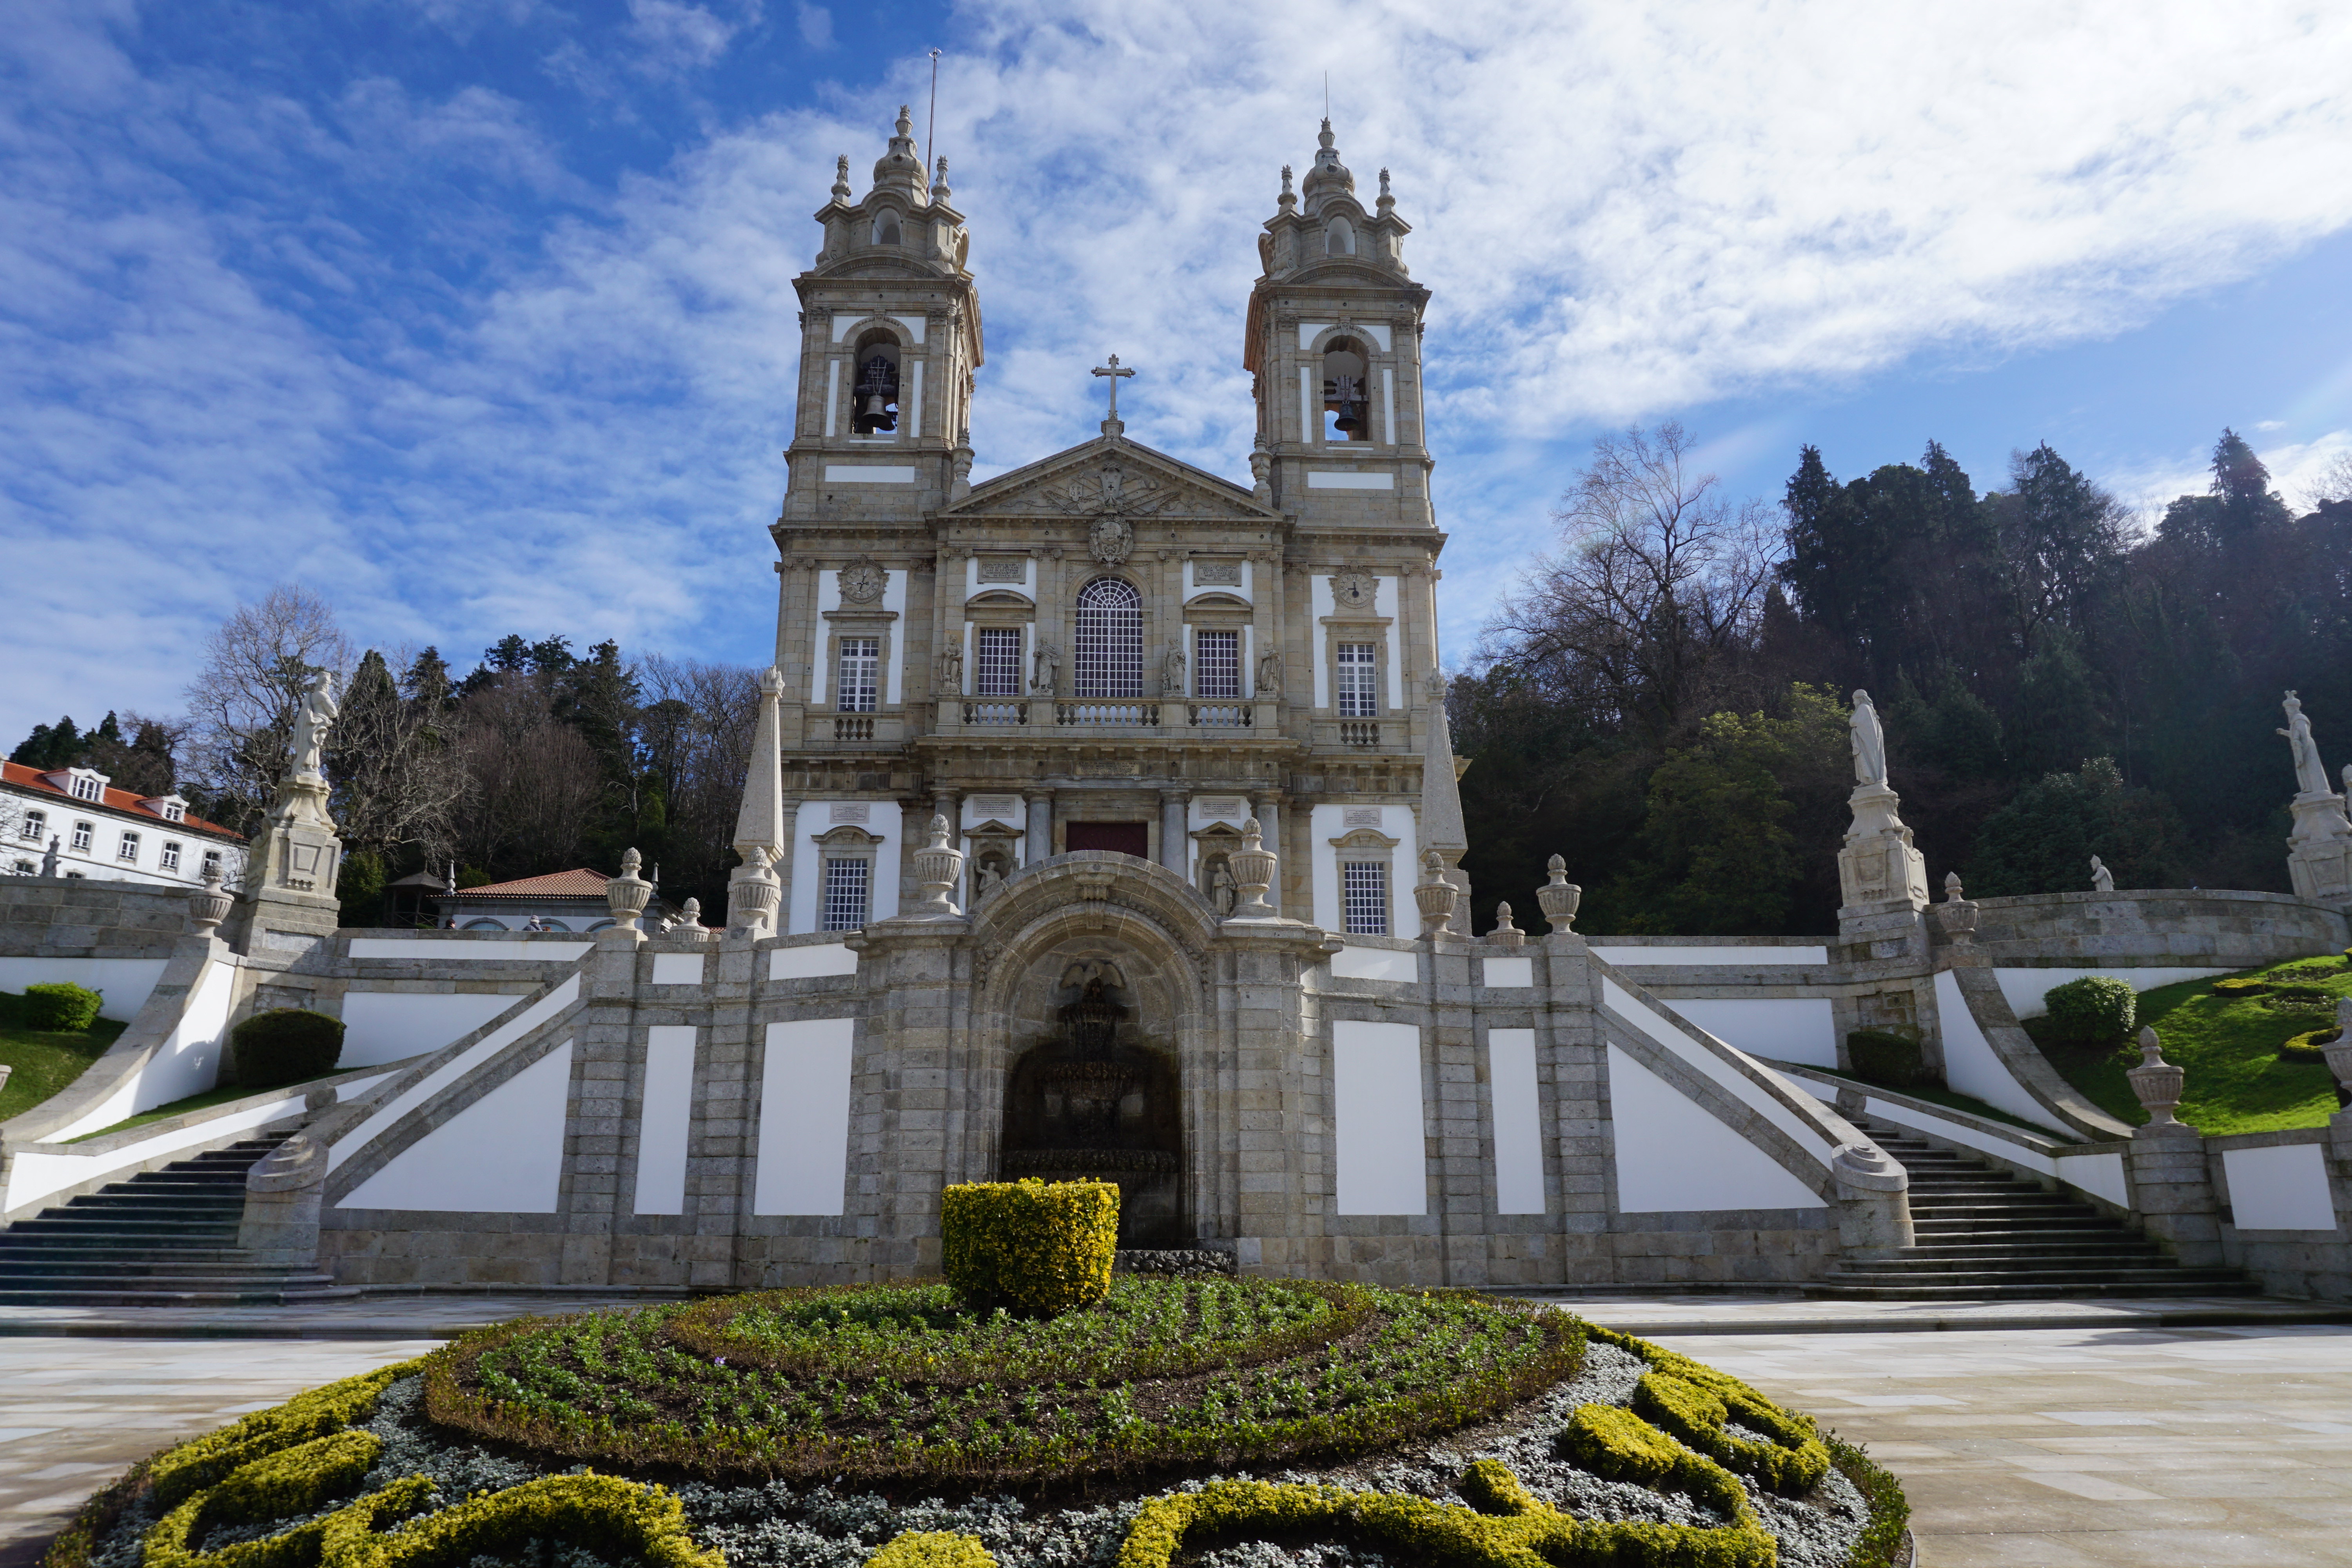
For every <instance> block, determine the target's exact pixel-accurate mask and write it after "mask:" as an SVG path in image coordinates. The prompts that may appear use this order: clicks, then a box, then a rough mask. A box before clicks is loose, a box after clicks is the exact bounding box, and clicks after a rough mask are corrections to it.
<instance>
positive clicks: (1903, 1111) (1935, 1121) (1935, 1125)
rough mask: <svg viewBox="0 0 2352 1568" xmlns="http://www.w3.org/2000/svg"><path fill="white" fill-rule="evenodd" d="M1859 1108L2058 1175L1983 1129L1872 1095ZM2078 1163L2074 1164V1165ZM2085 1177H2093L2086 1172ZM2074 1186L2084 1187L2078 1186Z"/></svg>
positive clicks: (2029, 1151)
mask: <svg viewBox="0 0 2352 1568" xmlns="http://www.w3.org/2000/svg"><path fill="white" fill-rule="evenodd" d="M1834 1092H1835V1091H1834V1090H1832V1093H1834ZM1862 1104H1863V1114H1864V1116H1867V1117H1869V1118H1871V1119H1872V1120H1873V1121H1886V1122H1891V1123H1893V1124H1894V1125H1895V1126H1897V1127H1904V1128H1908V1129H1909V1130H1910V1131H1914V1132H1927V1133H1932V1134H1933V1135H1934V1136H1936V1137H1937V1138H1941V1139H1944V1140H1945V1141H1946V1142H1952V1143H1958V1144H1959V1145H1960V1146H1961V1147H1962V1148H1966V1149H1979V1150H1982V1151H1983V1152H1986V1153H1988V1154H1998V1155H2000V1157H2001V1158H2002V1159H2004V1160H2007V1161H2009V1162H2010V1163H2011V1164H2014V1165H2017V1166H2019V1167H2021V1168H2022V1169H2024V1170H2028V1171H2031V1172H2032V1173H2034V1174H2035V1175H2037V1176H2054V1175H2056V1174H2057V1173H2058V1162H2057V1161H2055V1160H2053V1159H2052V1158H2051V1157H2050V1156H2049V1155H2047V1154H2044V1153H2043V1152H2042V1151H2041V1150H2039V1149H2036V1148H2034V1147H2032V1145H2031V1144H2026V1143H2021V1142H2017V1140H2015V1139H2014V1138H2004V1137H2002V1136H2001V1135H2000V1133H1998V1132H1988V1131H1984V1130H1983V1129H1982V1128H1979V1127H1970V1126H1969V1125H1968V1124H1967V1123H1966V1122H1960V1121H1948V1120H1947V1119H1945V1118H1943V1117H1941V1116H1931V1115H1929V1114H1928V1113H1927V1112H1926V1111H1923V1110H1913V1109H1911V1108H1910V1107H1909V1106H1907V1105H1895V1104H1893V1103H1891V1102H1889V1101H1887V1100H1880V1099H1878V1098H1877V1097H1876V1096H1875V1095H1873V1096H1870V1097H1868V1098H1865V1099H1864V1100H1863V1102H1862ZM2077 1163H2081V1162H2079V1161H2078V1162H2077ZM2122 1173H2123V1167H2122V1166H2121V1165H2120V1164H2118V1165H2117V1166H2116V1179H2117V1181H2119V1182H2120V1181H2121V1180H2122ZM2084 1174H2085V1175H2092V1174H2093V1173H2089V1172H2085V1173H2084ZM2076 1185H2077V1186H2081V1185H2084V1184H2083V1183H2081V1182H2077V1183H2076ZM2090 1190H2091V1191H2092V1192H2095V1193H2100V1195H2101V1196H2105V1193H2104V1192H2101V1190H2100V1189H2099V1188H2097V1187H2092V1188H2090ZM2123 1201H2124V1200H2123V1199H2121V1198H2117V1199H2116V1202H2117V1203H2121V1202H2123Z"/></svg>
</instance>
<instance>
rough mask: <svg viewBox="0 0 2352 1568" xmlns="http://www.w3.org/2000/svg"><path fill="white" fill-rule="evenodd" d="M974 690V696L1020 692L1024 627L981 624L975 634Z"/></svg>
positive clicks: (1010, 695)
mask: <svg viewBox="0 0 2352 1568" xmlns="http://www.w3.org/2000/svg"><path fill="white" fill-rule="evenodd" d="M972 654H973V656H974V657H973V658H972V666H971V690H972V695H973V696H975V697H1018V696H1020V695H1021V628H1020V627H1019V626H982V627H981V629H980V630H979V632H978V633H977V634H975V635H974V636H973V637H972Z"/></svg>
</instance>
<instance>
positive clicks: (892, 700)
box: [882, 572, 911, 708]
mask: <svg viewBox="0 0 2352 1568" xmlns="http://www.w3.org/2000/svg"><path fill="white" fill-rule="evenodd" d="M910 575H911V574H909V573H906V572H886V573H884V574H883V586H882V607H883V608H884V609H886V610H887V611H889V612H890V613H891V614H892V615H894V616H898V635H896V636H895V637H891V638H889V639H888V640H889V647H890V668H889V671H888V679H887V681H886V682H885V684H884V687H883V691H882V700H883V702H884V703H885V704H886V705H887V706H889V707H893V708H895V707H897V706H898V700H899V697H898V689H899V686H900V684H901V682H900V677H901V676H902V675H903V674H904V673H905V672H906V668H907V579H908V576H910Z"/></svg>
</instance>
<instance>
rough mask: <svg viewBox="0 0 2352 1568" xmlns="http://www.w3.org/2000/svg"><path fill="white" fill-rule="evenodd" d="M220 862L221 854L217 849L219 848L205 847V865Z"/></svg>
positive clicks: (215, 864)
mask: <svg viewBox="0 0 2352 1568" xmlns="http://www.w3.org/2000/svg"><path fill="white" fill-rule="evenodd" d="M220 863H221V855H220V851H219V850H217V849H207V850H205V865H207V866H217V865H219V864H220Z"/></svg>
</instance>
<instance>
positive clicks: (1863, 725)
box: [1851, 689, 1886, 789]
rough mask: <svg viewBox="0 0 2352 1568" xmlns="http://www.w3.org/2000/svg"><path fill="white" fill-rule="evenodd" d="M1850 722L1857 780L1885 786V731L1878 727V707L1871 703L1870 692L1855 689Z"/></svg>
mask: <svg viewBox="0 0 2352 1568" xmlns="http://www.w3.org/2000/svg"><path fill="white" fill-rule="evenodd" d="M1851 722H1852V724H1853V777H1854V782H1855V783H1856V784H1864V785H1866V786H1867V785H1875V786H1877V787H1879V788H1882V789H1883V788H1885V784H1886V731H1884V730H1882V729H1880V728H1879V726H1878V710H1877V709H1875V708H1874V707H1872V706H1871V702H1870V693H1869V692H1867V691H1864V690H1860V689H1856V690H1855V692H1854V694H1853V720H1852V721H1851Z"/></svg>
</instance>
